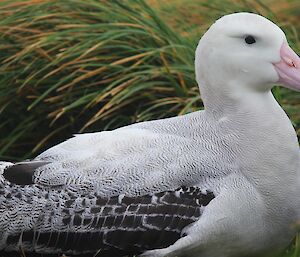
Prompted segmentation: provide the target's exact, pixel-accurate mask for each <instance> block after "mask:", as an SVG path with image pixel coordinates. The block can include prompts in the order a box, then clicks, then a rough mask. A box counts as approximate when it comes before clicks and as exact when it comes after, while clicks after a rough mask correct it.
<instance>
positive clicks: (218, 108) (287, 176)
mask: <svg viewBox="0 0 300 257" xmlns="http://www.w3.org/2000/svg"><path fill="white" fill-rule="evenodd" d="M201 86H203V88H202V87H201V88H200V89H201V95H202V98H203V101H204V105H205V113H206V116H207V117H208V120H211V121H212V123H213V124H216V126H218V127H219V131H220V135H219V136H220V137H222V136H226V135H228V134H232V135H235V138H236V141H235V142H231V144H235V148H236V149H237V162H239V167H240V169H241V171H242V172H243V173H244V174H245V176H246V177H248V179H249V180H251V181H252V182H253V183H254V184H256V186H257V188H260V189H261V191H265V193H266V194H268V193H269V192H270V191H273V190H274V192H276V190H277V191H278V192H281V193H282V191H280V190H278V187H282V186H284V185H287V184H290V185H291V184H292V183H295V179H296V178H297V179H298V178H299V177H300V170H299V161H300V158H299V157H300V155H299V145H298V140H297V136H296V133H295V130H294V128H293V126H292V124H291V122H290V120H289V118H288V117H287V115H286V114H285V112H284V111H283V109H282V108H281V107H280V105H279V104H278V103H277V101H276V100H275V98H274V96H273V95H272V93H271V91H264V92H259V91H254V90H253V91H250V90H248V91H247V90H244V91H242V90H238V89H237V87H236V85H235V84H233V85H223V86H222V89H221V90H215V88H214V87H210V86H209V85H207V84H206V85H203V84H202V85H201ZM218 88H220V87H218ZM244 88H245V87H244ZM226 89H230V90H228V91H227V90H226ZM233 89H237V90H235V91H232V90H233ZM297 183H299V182H297ZM284 187H285V186H284Z"/></svg>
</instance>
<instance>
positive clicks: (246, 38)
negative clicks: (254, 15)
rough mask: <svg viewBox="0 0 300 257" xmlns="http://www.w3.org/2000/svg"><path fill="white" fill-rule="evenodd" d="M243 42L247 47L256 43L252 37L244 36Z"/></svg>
mask: <svg viewBox="0 0 300 257" xmlns="http://www.w3.org/2000/svg"><path fill="white" fill-rule="evenodd" d="M245 42H246V43H247V44H248V45H251V44H254V43H255V42H256V40H255V37H253V36H246V37H245Z"/></svg>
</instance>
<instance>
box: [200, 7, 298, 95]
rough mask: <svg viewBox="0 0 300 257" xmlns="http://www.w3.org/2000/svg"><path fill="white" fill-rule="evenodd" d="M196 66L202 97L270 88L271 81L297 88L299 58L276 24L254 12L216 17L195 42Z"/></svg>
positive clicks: (237, 93) (268, 89)
mask: <svg viewBox="0 0 300 257" xmlns="http://www.w3.org/2000/svg"><path fill="white" fill-rule="evenodd" d="M195 66H196V78H197V81H198V83H199V85H200V88H201V92H202V95H203V94H204V97H206V96H205V95H211V94H217V95H218V94H219V95H220V96H222V97H223V96H226V95H227V96H228V95H230V97H232V95H235V96H234V97H236V96H240V95H243V96H245V93H247V92H252V93H253V92H254V93H256V92H266V91H268V92H269V91H270V90H271V88H272V87H273V85H274V84H281V85H283V86H285V87H287V88H290V89H293V90H296V91H300V58H299V57H298V55H297V54H296V53H295V52H294V51H293V50H292V49H291V48H290V47H289V45H288V43H287V39H286V37H285V34H284V32H283V31H282V30H281V29H280V28H279V27H278V26H277V25H275V24H274V23H273V22H271V21H270V20H268V19H266V18H264V17H262V16H260V15H257V14H253V13H235V14H230V15H226V16H223V17H222V18H220V19H219V20H217V21H216V22H215V23H214V24H213V25H212V26H211V27H210V28H209V30H208V31H207V32H206V33H205V34H204V36H203V37H202V38H201V40H200V42H199V44H198V47H197V50H196V59H195Z"/></svg>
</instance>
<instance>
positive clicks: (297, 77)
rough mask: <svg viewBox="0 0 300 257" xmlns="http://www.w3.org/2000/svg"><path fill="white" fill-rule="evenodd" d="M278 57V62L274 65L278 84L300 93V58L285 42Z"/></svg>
mask: <svg viewBox="0 0 300 257" xmlns="http://www.w3.org/2000/svg"><path fill="white" fill-rule="evenodd" d="M280 56H281V60H280V62H278V63H275V64H274V67H275V69H276V71H277V73H278V75H279V80H278V82H279V83H281V84H284V85H285V86H286V87H288V88H290V89H293V90H296V91H300V58H299V57H298V55H297V54H296V53H295V52H294V51H293V50H292V48H290V47H289V45H288V44H287V43H286V42H284V43H283V44H282V46H281V49H280Z"/></svg>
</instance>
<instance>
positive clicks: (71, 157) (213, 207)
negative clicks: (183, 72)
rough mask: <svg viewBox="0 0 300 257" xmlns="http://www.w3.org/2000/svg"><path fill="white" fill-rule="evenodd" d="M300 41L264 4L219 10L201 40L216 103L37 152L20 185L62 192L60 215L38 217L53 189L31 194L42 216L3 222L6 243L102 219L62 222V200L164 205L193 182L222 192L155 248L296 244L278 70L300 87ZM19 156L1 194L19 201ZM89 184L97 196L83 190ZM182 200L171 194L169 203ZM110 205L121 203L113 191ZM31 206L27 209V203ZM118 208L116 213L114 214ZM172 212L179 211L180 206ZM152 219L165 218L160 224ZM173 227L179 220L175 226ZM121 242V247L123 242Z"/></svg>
mask: <svg viewBox="0 0 300 257" xmlns="http://www.w3.org/2000/svg"><path fill="white" fill-rule="evenodd" d="M249 36H250V37H251V38H250V39H251V40H250V39H249ZM247 37H248V39H247V40H246V38H247ZM253 39H254V42H253ZM249 40H250V41H249ZM249 42H250V43H249ZM291 51H292V50H290V48H288V46H287V43H286V38H285V35H284V33H283V32H282V31H281V30H280V28H278V27H277V26H276V25H275V24H273V23H272V22H270V21H269V20H267V19H265V18H263V17H261V16H258V15H255V14H249V13H238V14H232V15H228V16H224V17H223V18H221V19H220V20H218V21H217V22H216V23H215V24H214V25H212V27H211V28H210V29H209V30H208V32H207V33H206V34H205V35H204V36H203V37H202V39H201V40H200V43H199V45H198V47H197V50H196V77H197V81H198V83H199V86H200V90H201V94H202V98H203V101H204V104H205V110H204V111H199V112H194V113H191V114H188V115H184V116H180V117H174V118H169V119H163V120H156V121H150V122H142V123H138V124H133V125H130V126H126V127H123V128H119V129H116V130H113V131H105V132H98V133H90V134H82V135H76V136H75V137H74V138H71V139H69V140H67V141H65V142H63V143H61V144H59V145H57V146H54V147H53V148H50V149H49V150H47V151H45V152H43V153H42V154H41V155H39V156H38V157H36V158H35V159H34V160H33V161H32V162H29V163H22V164H20V165H19V167H25V170H26V166H28V167H31V166H32V165H33V164H34V162H39V163H41V164H43V165H42V166H41V164H37V165H36V167H35V168H34V169H31V170H30V169H29V171H30V172H32V183H29V184H31V185H25V186H24V184H27V183H21V184H23V185H22V186H16V188H17V189H16V188H15V191H18V190H20V191H22V190H23V191H24V190H25V191H26V192H27V193H26V194H27V195H28V190H29V192H32V195H37V194H39V193H41V195H47V192H48V191H49V192H51V194H53V195H55V197H54V196H53V199H55V200H53V201H54V202H60V201H61V202H63V203H62V204H61V205H59V204H58V207H59V208H58V209H57V210H56V214H55V215H57V218H55V220H54V221H51V222H50V223H49V225H48V227H45V226H46V225H45V226H44V227H43V226H42V227H40V228H39V229H36V222H37V221H38V219H39V218H41V215H40V214H39V212H43V210H44V209H45V208H46V207H45V206H46V204H47V200H45V201H42V204H41V207H39V206H40V205H38V204H36V205H34V203H28V201H25V202H26V203H23V204H25V205H26V206H27V205H28V206H30V204H33V205H34V206H35V208H34V212H35V213H34V214H33V215H32V216H34V217H35V218H33V220H31V221H30V222H27V223H26V224H25V225H24V224H23V223H25V221H26V220H25V218H23V219H22V218H20V217H19V218H20V219H21V223H20V224H21V225H20V224H19V227H18V228H16V227H13V228H12V227H10V229H7V230H6V231H5V232H0V250H1V249H3V250H5V249H6V250H14V249H15V246H9V245H8V243H7V241H8V239H9V238H12V236H11V234H14V235H18V233H21V232H22V231H30V230H34V229H36V232H39V233H40V231H44V232H45V231H48V232H51V231H52V230H55V231H59V230H60V229H61V231H64V232H66V233H68V232H70V231H71V232H72V233H73V232H74V231H79V230H80V229H81V230H80V231H81V232H82V233H84V231H88V232H91V230H92V229H93V228H94V227H93V226H92V225H91V224H92V223H90V224H89V225H86V226H84V222H83V221H82V222H81V223H80V222H78V224H77V227H76V224H75V221H74V220H75V218H74V217H73V216H76V215H77V214H74V213H73V214H72V215H73V216H72V215H71V214H69V215H71V216H72V217H73V218H72V219H71V221H70V223H72V226H69V225H68V226H67V227H65V226H63V225H66V224H65V222H64V221H65V219H64V214H61V215H60V214H59V213H58V211H59V210H60V208H61V210H62V209H63V207H64V208H65V207H66V206H67V207H68V208H69V209H71V210H72V208H73V209H75V208H79V207H78V206H81V207H80V208H82V209H84V212H83V213H84V214H85V215H92V214H93V212H92V209H93V205H95V204H96V201H97V199H98V201H99V199H115V198H116V199H118V203H119V204H123V203H124V201H125V200H124V199H123V198H124V197H129V198H130V199H144V200H145V199H148V198H147V195H150V196H149V197H150V198H151V201H150V202H149V203H148V204H149V205H155V204H157V203H158V202H159V203H160V204H161V205H160V206H161V207H162V206H163V203H164V202H163V201H162V202H160V200H158V199H160V197H161V195H159V193H161V192H165V191H168V192H169V194H171V195H172V193H170V192H172V191H174V195H175V198H174V199H179V198H180V197H181V195H182V191H180V190H179V191H176V192H177V193H176V192H175V190H176V189H177V188H180V187H183V186H184V187H196V188H200V190H201V193H199V192H198V193H196V195H197V197H198V196H199V194H201V197H203V196H202V194H203V195H206V194H210V193H209V192H211V193H212V194H213V197H211V198H209V200H207V199H206V200H205V201H207V202H206V203H205V204H203V199H204V198H203V199H202V198H201V199H202V200H199V199H200V198H199V199H198V200H197V201H198V203H199V215H198V216H197V221H195V222H194V220H193V222H192V223H191V224H190V225H189V226H186V227H185V228H184V229H183V230H182V229H181V230H179V232H178V233H180V234H181V238H180V239H178V240H177V241H176V242H175V243H174V244H170V243H169V244H168V245H164V247H166V246H168V247H166V248H163V249H154V250H151V251H148V252H145V253H144V256H151V257H154V256H157V257H158V256H181V254H183V255H184V256H195V257H197V256H199V257H200V256H201V257H233V256H246V255H247V256H248V255H249V254H250V255H251V256H259V255H262V254H265V253H266V252H272V251H275V252H276V251H278V250H281V249H283V248H284V247H286V246H287V245H288V243H289V242H290V240H291V239H292V237H293V236H294V235H295V233H296V230H297V228H296V221H297V220H298V219H299V218H300V197H299V195H300V155H299V145H298V141H297V137H296V133H295V131H294V129H293V127H292V125H291V123H290V121H289V119H288V117H287V116H286V114H285V113H284V111H283V110H282V109H281V107H280V106H279V105H278V103H277V102H276V100H275V99H274V97H273V95H272V93H271V91H270V90H271V88H272V86H273V84H274V83H279V82H280V83H282V84H285V85H286V86H287V87H289V88H292V89H294V90H300V75H299V74H300V60H299V59H298V57H295V56H296V55H295V54H294V53H293V52H291ZM286 54H288V55H286ZM287 59H288V60H289V61H291V60H292V61H293V63H294V64H295V65H294V66H293V65H292V64H291V62H289V61H287ZM280 65H281V66H280ZM284 72H286V73H284ZM9 165H12V164H9ZM14 166H15V168H13V167H14ZM14 166H13V165H12V166H10V167H9V168H6V169H5V170H4V177H3V176H2V175H1V180H0V182H1V183H2V184H4V185H5V190H3V195H2V196H1V194H0V202H1V201H2V202H3V201H9V200H7V199H6V200H5V199H4V195H5V194H6V195H7V194H8V193H9V192H10V190H11V189H10V188H11V187H13V186H12V185H13V184H11V183H9V182H8V181H7V180H10V181H11V182H14V180H18V178H17V176H22V172H18V171H19V170H20V169H17V168H16V167H18V166H17V165H14ZM0 167H1V166H0ZM10 172H11V173H10ZM30 172H29V176H30V174H31V173H30ZM25 173H26V174H27V175H28V173H27V171H26V172H24V174H25ZM4 178H6V179H7V180H6V179H4ZM30 178H31V177H30ZM24 181H28V180H24ZM15 182H16V181H15ZM24 188H25V189H24ZM0 189H1V186H0ZM30 190H31V191H30ZM39 190H41V191H39ZM184 190H185V189H184ZM184 190H183V191H184ZM23 191H22V192H23ZM0 192H1V191H0ZM38 192H39V193H38ZM65 192H67V193H65ZM70 192H72V193H70ZM180 192H181V193H180ZM184 192H185V191H184ZM59 194H61V195H62V198H61V200H60V199H59V198H58V196H59ZM65 195H66V196H65ZM70 195H72V196H75V198H76V197H77V198H78V199H81V200H76V201H78V202H76V201H75V200H74V201H73V200H72V201H73V202H71V203H70V204H68V203H69V202H66V201H67V200H66V199H69V197H70ZM89 195H93V196H92V197H91V199H94V200H91V201H90V202H89V203H87V200H84V201H83V199H87V198H86V196H89ZM183 195H184V194H183ZM29 196H30V194H29ZM29 196H28V197H29ZM1 197H2V198H1ZM45 197H46V196H45ZM176 197H177V198H176ZM50 198H51V197H50ZM150 198H149V199H150ZM162 199H163V198H162ZM14 201H15V203H18V201H19V200H18V199H15V200H14ZM33 201H35V200H34V199H33ZM107 201H109V200H107ZM141 201H142V200H141ZM176 201H177V200H176ZM178 201H179V200H178ZM197 201H196V200H195V202H197ZM201 201H202V202H201ZM38 202H39V203H41V202H40V200H39V201H38ZM83 202H84V203H83ZM129 202H130V201H129ZM171 202H172V201H171V200H166V201H165V203H166V205H169V204H170V203H171ZM6 204H7V203H6ZM130 204H132V203H129V205H130ZM178 204H179V205H180V204H183V202H180V203H178ZM196 205H197V204H196ZM7 206H8V205H2V206H1V207H0V220H1V221H0V230H2V228H4V227H6V228H8V224H9V223H11V222H12V220H11V219H10V218H8V217H7V215H6V214H7V212H8V210H7V208H8V207H7ZM37 206H38V207H37ZM43 206H44V207H43ZM107 206H110V207H111V206H114V204H113V203H110V202H109V204H107ZM138 206H140V205H138ZM197 206H198V205H197ZM5 208H6V209H5ZM24 208H25V207H24ZM24 208H23V209H22V211H23V212H26V210H24ZM43 208H44V209H43ZM87 208H88V211H87ZM197 208H198V207H197ZM25 209H26V208H25ZM46 209H47V208H46ZM48 209H49V208H48ZM48 209H47V211H49V212H50V209H49V210H48ZM115 209H116V207H113V210H114V211H113V212H111V213H110V214H112V213H113V215H115ZM102 211H103V210H102ZM102 211H99V212H102ZM172 212H173V213H172ZM128 213H130V215H132V216H134V213H135V212H134V211H132V212H130V211H128V209H127V210H126V211H124V212H123V214H122V215H123V216H122V217H123V219H125V218H124V217H126V215H127V214H128ZM20 214H22V213H20ZM15 215H17V216H18V213H16V214H15ZM97 215H100V214H97ZM106 215H108V214H106ZM128 215H129V214H128ZM141 215H142V216H141V217H142V218H141V219H142V220H144V221H141V224H142V225H141V226H140V225H136V226H140V227H139V228H140V230H141V231H147V229H150V225H149V224H150V222H149V220H150V218H149V215H150V216H151V213H150V212H148V213H147V212H145V213H143V214H141ZM143 215H144V216H143ZM147 215H148V216H147ZM164 215H165V216H168V215H171V216H172V215H173V216H174V215H175V216H176V215H177V214H176V211H174V210H173V211H170V210H169V212H166V213H165V214H164ZM193 215H194V216H195V215H196V214H193ZM193 215H192V217H194V216H193ZM83 216H84V215H83ZM173 216H172V217H173ZM175 216H174V217H175ZM183 216H185V215H183ZM1 217H2V219H1ZM3 217H5V218H3ZM55 217H56V216H55ZM68 217H69V216H68ZM93 217H94V216H93ZM97 217H98V216H97ZM195 217H196V216H195ZM78 219H79V220H80V219H82V220H83V218H82V217H78ZM98 219H99V217H98ZM145 220H146V221H145ZM22 222H23V223H22ZM143 222H144V223H143ZM158 223H159V222H158ZM145 224H146V225H147V224H148V225H149V226H148V227H147V226H146V225H145ZM142 226H144V227H145V229H144V227H142ZM104 227H105V226H104ZM112 227H113V226H111V227H109V226H108V225H106V227H105V229H106V230H107V231H111V230H112ZM116 227H117V226H116V225H115V226H114V229H117V228H116ZM128 227H130V226H128ZM125 228H126V227H125ZM125 228H124V229H125ZM76 229H77V230H76ZM98 229H100V230H101V227H100V228H98ZM143 229H144V230H143ZM152 229H154V230H156V231H159V229H161V230H164V229H162V225H161V224H160V225H157V224H156V225H154V226H153V227H152ZM168 229H169V230H170V231H171V230H172V229H171V228H168V227H167V228H165V230H168ZM12 231H13V232H12ZM133 231H134V229H133ZM145 233H146V232H145ZM104 234H105V233H104ZM17 238H18V237H17ZM11 240H12V241H13V239H11ZM105 240H106V239H105ZM105 240H104V241H105ZM27 243H28V242H27ZM28 244H29V243H28ZM12 245H13V243H12ZM113 246H114V247H117V248H118V243H114V245H113ZM48 248H49V247H48ZM54 248H55V247H54ZM56 248H57V247H56ZM43 249H47V247H46V246H45V245H44V248H43V247H41V248H39V249H38V251H39V252H43ZM61 249H62V248H61ZM61 249H58V250H57V249H56V251H55V250H53V252H61V251H62V250H61ZM145 249H151V247H146V248H145ZM145 249H144V250H145ZM34 250H37V246H35V247H33V246H30V244H29V245H28V251H34ZM44 252H51V250H49V249H47V250H44ZM71 253H77V252H76V251H71Z"/></svg>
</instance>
